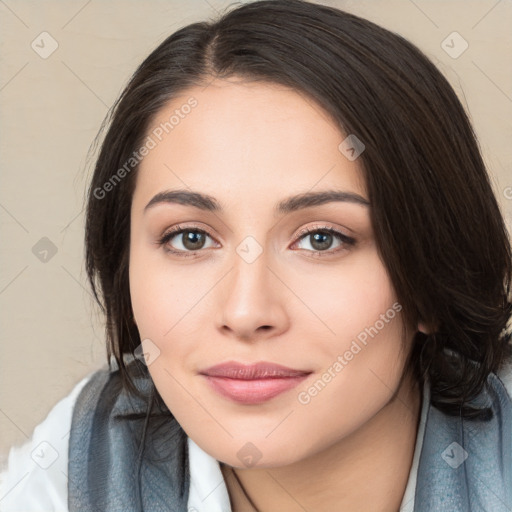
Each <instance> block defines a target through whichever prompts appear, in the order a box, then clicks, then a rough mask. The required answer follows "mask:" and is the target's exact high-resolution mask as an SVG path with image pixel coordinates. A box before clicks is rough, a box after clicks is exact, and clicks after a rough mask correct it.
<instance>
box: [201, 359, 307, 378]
mask: <svg viewBox="0 0 512 512" xmlns="http://www.w3.org/2000/svg"><path fill="white" fill-rule="evenodd" d="M199 373H200V374H202V375H209V376H211V377H226V378H229V379H241V380H254V379H265V378H267V379H270V378H280V377H281V378H282V377H300V376H303V375H308V374H309V373H311V372H310V371H305V370H295V369H293V368H288V367H286V366H282V365H280V364H276V363H269V362H267V361H261V362H258V363H253V364H248V365H247V364H243V363H238V362H236V361H226V362H225V363H221V364H217V365H215V366H211V367H209V368H206V369H205V370H202V371H200V372H199Z"/></svg>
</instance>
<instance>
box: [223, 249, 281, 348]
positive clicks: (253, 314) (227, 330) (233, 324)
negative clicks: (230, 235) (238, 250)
mask: <svg viewBox="0 0 512 512" xmlns="http://www.w3.org/2000/svg"><path fill="white" fill-rule="evenodd" d="M223 281H225V282H224V284H223V290H222V291H223V293H221V294H219V302H220V303H219V310H220V321H219V324H218V325H219V328H220V330H221V331H222V334H224V335H229V336H231V337H233V338H235V339H238V340H241V341H256V340H260V339H269V338H272V337H275V336H277V335H279V334H281V333H283V332H285V331H286V330H287V329H288V327H289V318H288V315H287V311H286V309H285V301H286V300H287V299H286V287H285V286H284V285H283V284H282V282H281V280H280V279H278V277H277V276H276V275H275V271H274V270H273V269H271V268H270V267H269V266H268V264H267V260H266V258H265V253H264V254H262V255H260V257H259V258H258V259H256V261H253V262H252V263H247V262H246V261H244V260H243V259H242V258H240V257H236V258H235V263H234V267H233V268H232V269H231V272H229V275H228V276H226V278H225V279H224V280H223ZM288 299H289V297H288Z"/></svg>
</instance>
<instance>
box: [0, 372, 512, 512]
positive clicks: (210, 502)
mask: <svg viewBox="0 0 512 512" xmlns="http://www.w3.org/2000/svg"><path fill="white" fill-rule="evenodd" d="M91 376H92V373H91V374H90V375H88V376H87V377H85V378H84V379H82V380H81V381H80V382H79V383H78V384H77V385H76V386H75V387H74V388H73V390H72V391H71V393H70V394H69V395H68V396H66V397H65V398H63V399H62V400H61V401H60V402H58V403H57V404H56V405H55V406H54V407H53V409H52V410H51V411H50V412H49V414H48V416H47V417H46V418H45V419H44V421H43V422H42V423H40V424H39V425H38V426H37V427H36V428H35V429H34V432H33V434H32V437H31V438H30V439H29V440H28V441H26V442H25V443H24V444H23V445H21V446H14V447H12V448H11V450H10V451H9V456H8V459H7V465H6V467H4V468H0V469H1V470H2V472H1V473H0V512H36V511H41V512H43V511H44V512H50V511H54V512H67V511H68V508H67V495H68V489H67V471H68V443H69V432H70V429H71V419H72V412H73V406H74V404H75V401H76V399H77V397H78V394H79V393H80V391H81V389H82V388H83V386H84V385H85V384H86V382H87V381H88V380H89V378H90V377H91ZM499 376H500V378H501V379H502V381H503V382H504V384H505V386H506V387H507V391H508V393H509V395H512V366H511V367H508V368H507V369H506V370H505V371H504V372H502V373H500V374H499ZM429 403H430V387H429V385H428V383H425V384H424V387H423V402H422V407H421V417H420V423H419V427H418V433H417V437H416V445H415V450H414V456H413V462H412V466H411V470H410V473H409V479H408V481H407V486H406V489H405V494H404V497H403V499H402V503H401V506H400V512H412V511H413V509H414V494H415V490H416V475H417V471H418V463H419V457H420V453H421V446H422V443H423V437H424V431H425V420H426V413H427V410H428V406H429ZM187 442H188V448H189V467H190V489H189V499H188V510H189V511H191V512H196V511H197V512H231V507H230V502H229V494H228V490H227V487H226V484H225V482H224V478H223V475H222V472H221V469H220V465H219V462H218V461H217V460H216V459H215V458H214V457H212V456H211V455H209V454H208V453H206V452H205V451H204V450H202V449H201V448H200V447H199V446H198V445H197V444H196V443H195V442H194V441H192V439H190V438H188V440H187Z"/></svg>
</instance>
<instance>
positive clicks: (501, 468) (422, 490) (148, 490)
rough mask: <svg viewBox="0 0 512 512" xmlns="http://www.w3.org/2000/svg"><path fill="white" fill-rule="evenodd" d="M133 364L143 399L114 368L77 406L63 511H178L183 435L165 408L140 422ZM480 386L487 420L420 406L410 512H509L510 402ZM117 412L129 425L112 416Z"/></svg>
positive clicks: (146, 389)
mask: <svg viewBox="0 0 512 512" xmlns="http://www.w3.org/2000/svg"><path fill="white" fill-rule="evenodd" d="M142 366H143V365H142V363H139V362H138V361H135V362H133V363H131V364H130V365H129V368H132V372H133V373H135V371H137V372H138V376H137V377H135V378H134V381H135V383H136V386H137V389H139V390H140V391H141V393H142V394H143V395H144V396H143V398H133V397H132V396H131V395H129V394H128V393H127V392H126V391H125V390H124V388H123V386H122V382H121V375H120V373H119V371H117V370H114V371H109V369H108V368H105V369H102V370H99V371H98V372H96V373H95V374H94V375H93V376H92V378H91V379H90V380H89V381H88V382H87V384H86V385H85V387H84V388H83V390H82V391H81V393H80V395H79V397H78V399H77V401H76V405H75V407H74V410H73V418H72V426H71V433H70V440H69V468H68V470H69V471H68V506H69V511H70V512H103V511H108V512H132V511H133V512H142V511H146V512H148V511H151V512H160V511H162V512H164V511H165V512H171V511H172V512H187V502H188V491H189V485H190V471H189V465H188V450H187V435H186V434H185V432H184V431H183V429H182V428H181V426H180V425H179V423H178V422H177V421H176V419H175V418H174V417H172V415H171V414H170V413H169V411H168V410H165V411H162V415H163V417H162V421H159V418H151V419H150V421H147V422H146V419H145V416H146V412H147V408H148V403H149V402H150V400H149V399H150V396H151V391H152V390H153V386H152V383H151V380H150V376H149V373H148V372H147V369H144V368H142ZM487 384H488V387H487V389H486V390H484V391H482V393H481V394H480V395H479V396H478V397H477V399H476V400H475V401H474V402H472V404H473V405H480V406H483V405H486V406H488V407H490V408H491V410H492V417H491V418H490V419H489V420H487V421H484V420H476V419H475V420H469V419H463V418H460V417H454V416H448V415H446V414H444V413H442V412H440V411H439V410H438V409H436V408H434V407H433V406H432V405H429V409H428V414H427V421H426V425H425V436H424V440H423V447H422V450H421V455H420V461H419V467H418V475H417V484H416V495H415V506H414V511H415V512H468V511H471V512H477V511H478V512H481V511H482V512H483V511H485V512H510V511H511V510H512V454H511V448H512V446H511V445H512V402H511V399H510V397H509V395H508V393H507V390H506V389H505V387H504V385H503V383H502V382H501V380H500V379H499V378H498V377H497V376H496V375H495V374H490V375H489V377H488V379H487ZM153 411H154V408H153ZM123 414H131V415H132V419H116V416H117V415H123ZM137 415H138V416H137ZM144 431H145V442H144V443H141V441H142V439H143V433H144ZM141 445H142V446H143V447H144V451H141V449H140V447H141ZM139 482H140V484H139Z"/></svg>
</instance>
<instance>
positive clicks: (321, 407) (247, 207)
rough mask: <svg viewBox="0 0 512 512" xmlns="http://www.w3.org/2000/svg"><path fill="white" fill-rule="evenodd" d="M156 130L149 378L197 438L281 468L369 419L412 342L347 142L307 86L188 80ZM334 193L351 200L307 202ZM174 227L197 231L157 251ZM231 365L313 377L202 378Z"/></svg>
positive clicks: (145, 279)
mask: <svg viewBox="0 0 512 512" xmlns="http://www.w3.org/2000/svg"><path fill="white" fill-rule="evenodd" d="M165 123H167V124H165ZM147 135H148V137H150V139H151V140H150V139H147V140H146V148H147V154H146V156H145V157H144V159H143V161H142V162H141V164H140V168H139V170H138V175H137V181H136V188H135V192H134V197H133V203H132V210H131V242H130V272H129V274H130V292H131V298H132V305H133V311H134V317H135V321H136V323H137V326H138V329H139V331H140V336H141V339H142V340H145V341H144V342H143V348H144V352H145V354H146V357H147V358H148V360H147V362H148V367H149V372H150V374H151V377H152V379H153V380H154V383H155V385H156V388H157V389H158V391H159V393H160V395H161V396H162V398H163V400H164V401H165V403H166V405H167V406H168V407H169V409H170V411H171V412H172V413H173V414H174V416H175V417H176V419H177V420H178V421H179V423H180V424H181V426H182V427H183V429H184V430H185V432H186V433H187V434H188V436H189V437H191V438H192V439H193V440H194V441H195V442H196V443H197V444H198V445H199V446H200V447H201V448H202V449H203V450H205V451H206V452H208V453H209V454H210V455H212V456H213V457H215V458H216V459H218V460H220V461H223V462H225V463H227V464H229V465H232V466H235V467H247V466H248V465H256V466H259V467H277V466H282V465H286V464H290V463H293V462H295V461H299V460H301V459H304V458H305V457H308V456H311V455H314V454H317V453H319V452H321V451H322V450H325V449H328V448H329V447H331V446H333V445H334V444H335V443H337V442H339V441H341V440H342V439H343V438H346V437H347V436H348V435H349V434H351V433H352V432H354V431H356V430H358V429H360V428H361V427H363V426H364V425H365V423H367V422H368V421H370V419H371V418H372V417H374V415H376V414H377V413H378V412H379V411H381V410H382V409H383V408H384V407H385V406H386V404H387V402H388V401H389V400H390V398H391V397H392V395H393V393H394V392H395V391H396V390H397V387H398V384H399V380H400V377H401V375H402V372H403V366H404V362H405V357H406V356H407V353H402V352H401V350H400V349H401V341H402V337H401V335H402V322H403V320H402V313H401V312H400V310H401V306H400V304H398V302H397V299H396V296H395V292H394V290H393V287H392V284H391V282H390V279H389V276H388V274H387V271H386V268H385V267H384V265H383V263H382V261H381V259H380V258H379V255H378V252H377V247H376V245H375V240H374V234H373V232H372V227H371V222H370V207H371V206H370V205H368V204H366V203H367V202H368V196H367V192H366V190H365V184H364V181H363V179H362V175H361V169H360V168H359V164H358V160H357V159H355V160H354V156H353V154H352V153H353V152H351V151H350V150H349V151H347V147H346V146H342V149H341V150H340V149H339V146H340V144H341V143H342V141H343V140H344V139H345V138H346V137H345V136H344V135H343V134H342V133H341V132H340V131H339V130H338V128H337V127H336V125H335V124H334V122H333V121H332V120H331V119H330V118H329V117H328V116H327V114H326V113H325V112H324V111H323V110H322V109H321V108H320V107H319V106H318V105H317V104H316V103H314V102H312V101H311V100H309V99H305V98H304V97H303V96H302V95H300V94H299V93H297V92H295V91H292V90H290V89H287V88H284V87H280V86H277V85H274V84H265V83H250V84H249V83H242V82H241V81H237V80H235V79H230V80H229V81H226V80H223V81H220V80H216V81H214V82H212V83H211V84H210V85H209V86H207V87H206V88H199V87H198V88H193V89H189V90H188V91H187V92H186V93H185V94H183V95H182V96H180V97H179V98H176V99H175V100H173V101H172V103H170V104H169V105H168V106H167V107H166V108H165V109H162V111H161V112H160V113H159V115H158V116H157V118H156V119H155V120H154V123H153V125H152V126H151V128H150V130H149V131H148V134H147ZM362 142H363V143H364V141H362ZM346 144H348V142H347V143H346ZM343 148H344V149H343ZM356 149H357V148H356ZM359 149H360V148H359ZM178 190H179V191H181V192H182V194H181V195H180V196H174V200H172V196H168V197H167V199H168V201H165V200H162V201H157V200H155V201H153V202H152V204H151V205H150V206H148V207H147V205H148V203H150V201H151V200H152V199H153V198H154V197H155V196H156V195H157V194H162V193H164V192H172V191H178ZM325 192H336V193H341V194H340V195H339V196H338V197H335V196H334V195H331V196H330V200H325V197H324V199H322V196H320V199H318V200H315V199H314V196H313V199H311V200H309V201H304V202H303V201H300V200H299V199H300V198H301V197H302V198H304V196H305V195H316V194H322V193H325ZM192 194H195V195H192ZM200 195H201V196H208V199H207V200H204V201H203V200H202V199H201V198H200ZM161 198H162V196H161ZM297 198H298V199H297ZM200 199H201V200H200ZM214 206H215V207H216V208H214ZM172 229H177V230H180V229H181V230H185V231H184V232H182V233H180V234H176V233H175V234H174V235H172V236H171V237H167V239H166V240H165V241H164V243H163V244H159V240H160V239H161V238H162V237H163V236H164V235H166V234H168V233H169V231H170V230H172ZM306 230H309V231H310V232H309V233H308V232H307V231H306ZM326 230H332V231H326ZM408 341H410V340H408ZM229 361H231V362H233V361H234V362H238V363H242V364H252V363H255V362H270V363H276V364H279V365H283V366H286V367H288V368H291V369H295V370H300V371H301V372H303V373H302V376H301V377H299V378H295V379H292V378H291V377H282V378H279V379H269V378H266V379H257V380H252V381H248V380H233V379H229V378H211V377H210V378H208V377H206V376H205V375H204V374H202V372H204V371H205V370H207V369H208V368H210V367H212V366H214V365H218V364H220V363H224V362H229ZM232 376H233V375H232ZM245 376H246V377H247V376H248V375H247V374H245ZM267 376H268V375H267ZM212 383H217V385H218V386H217V387H214V385H212ZM281 386H282V387H281ZM218 389H220V390H224V392H225V394H223V393H222V392H219V391H218ZM278 390H281V392H280V393H278V392H277V391H278ZM283 390H284V391H283ZM276 393H277V394H276ZM248 461H250V462H248Z"/></svg>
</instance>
